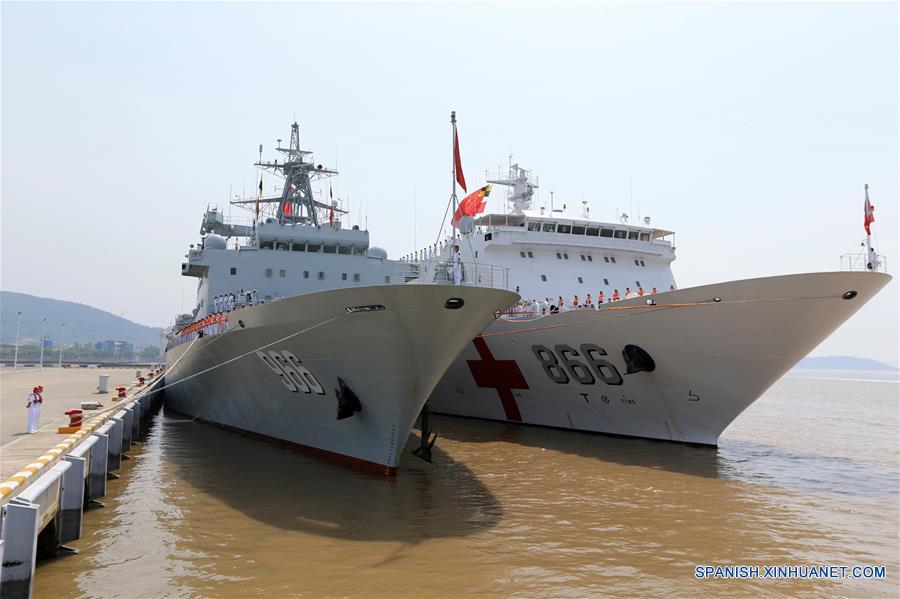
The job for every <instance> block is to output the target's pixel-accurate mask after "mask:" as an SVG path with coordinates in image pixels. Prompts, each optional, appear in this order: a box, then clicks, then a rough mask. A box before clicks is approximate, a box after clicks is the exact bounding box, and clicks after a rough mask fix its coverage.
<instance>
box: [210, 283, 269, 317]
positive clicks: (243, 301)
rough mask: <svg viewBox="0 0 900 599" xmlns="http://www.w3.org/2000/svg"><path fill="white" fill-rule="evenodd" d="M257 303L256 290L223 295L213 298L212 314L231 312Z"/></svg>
mask: <svg viewBox="0 0 900 599" xmlns="http://www.w3.org/2000/svg"><path fill="white" fill-rule="evenodd" d="M257 303H259V298H258V297H257V295H256V289H254V290H253V291H247V292H245V291H244V290H243V289H241V290H240V292H239V293H236V294H235V293H223V294H222V295H217V296H216V297H214V298H213V301H212V304H213V309H212V311H213V313H216V314H218V313H220V312H231V311H232V310H234V309H235V308H241V307H244V306H255V305H256V304H257Z"/></svg>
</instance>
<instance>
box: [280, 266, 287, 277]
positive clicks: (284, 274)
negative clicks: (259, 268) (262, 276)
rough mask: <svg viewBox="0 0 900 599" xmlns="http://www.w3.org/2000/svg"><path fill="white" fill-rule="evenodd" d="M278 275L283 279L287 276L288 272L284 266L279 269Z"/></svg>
mask: <svg viewBox="0 0 900 599" xmlns="http://www.w3.org/2000/svg"><path fill="white" fill-rule="evenodd" d="M278 276H279V277H281V278H282V279H283V278H284V277H286V276H287V273H286V272H284V269H283V268H282V269H281V270H279V271H278Z"/></svg>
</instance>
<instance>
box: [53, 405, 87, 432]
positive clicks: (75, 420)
mask: <svg viewBox="0 0 900 599" xmlns="http://www.w3.org/2000/svg"><path fill="white" fill-rule="evenodd" d="M64 414H65V415H66V416H68V417H69V426H63V427H60V428H59V429H57V432H58V433H60V434H63V435H68V434H72V433H77V432H78V431H79V430H80V429H81V421H82V420H84V412H83V411H82V410H68V411H66V412H64Z"/></svg>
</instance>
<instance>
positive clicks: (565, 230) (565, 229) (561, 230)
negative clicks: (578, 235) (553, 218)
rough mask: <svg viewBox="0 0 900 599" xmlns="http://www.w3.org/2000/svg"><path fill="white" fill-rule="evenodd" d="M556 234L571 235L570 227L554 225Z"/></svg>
mask: <svg viewBox="0 0 900 599" xmlns="http://www.w3.org/2000/svg"><path fill="white" fill-rule="evenodd" d="M556 232H557V233H571V232H572V225H563V224H559V225H556Z"/></svg>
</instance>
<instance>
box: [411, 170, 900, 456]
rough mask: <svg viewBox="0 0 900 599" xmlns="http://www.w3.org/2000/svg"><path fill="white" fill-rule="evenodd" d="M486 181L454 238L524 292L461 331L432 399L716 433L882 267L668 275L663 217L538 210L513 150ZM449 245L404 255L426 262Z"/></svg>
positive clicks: (445, 255) (422, 265)
mask: <svg viewBox="0 0 900 599" xmlns="http://www.w3.org/2000/svg"><path fill="white" fill-rule="evenodd" d="M490 182H491V183H493V184H494V185H502V186H507V187H508V188H509V190H510V192H509V196H508V198H507V200H508V210H507V211H506V212H505V213H501V214H485V215H483V216H480V217H478V218H477V220H473V219H472V218H468V219H466V218H464V219H462V222H461V224H460V228H461V233H460V236H459V237H458V238H457V239H456V240H455V243H458V244H459V246H460V251H461V253H462V255H463V257H464V258H463V259H464V261H465V262H466V263H467V264H466V266H467V268H469V270H470V271H471V273H470V278H471V277H476V278H478V279H481V278H483V277H482V276H481V275H480V274H478V273H477V272H476V271H475V270H474V269H473V268H472V267H470V266H469V265H474V266H475V267H476V268H477V264H478V263H485V264H493V265H500V266H504V267H507V268H508V269H509V285H510V288H511V289H516V290H517V291H518V292H519V293H521V295H522V297H523V298H524V300H525V301H524V303H523V304H522V305H520V306H519V307H518V308H516V309H515V310H513V311H512V312H510V313H508V314H506V315H505V316H504V317H503V318H500V319H498V320H496V321H494V322H492V323H491V324H490V325H489V326H488V327H487V328H486V329H485V330H484V331H483V333H482V334H481V335H479V336H478V337H476V338H475V339H474V341H473V342H472V343H470V344H468V346H467V347H466V349H465V350H464V351H463V352H462V354H461V355H460V356H459V357H458V358H457V359H456V361H455V362H454V363H453V365H452V366H451V367H450V369H449V370H448V371H447V373H446V374H445V375H444V377H443V378H442V379H441V381H440V383H439V384H438V385H437V388H436V389H435V390H434V393H433V394H432V396H431V399H430V400H429V407H430V409H431V410H432V411H434V412H441V413H446V414H455V415H460V416H469V417H478V418H485V419H492V420H502V421H508V422H521V423H526V424H535V425H544V426H552V427H559V428H566V429H575V430H582V431H595V432H601V433H610V434H616V435H626V436H634V437H649V438H654V439H664V440H670V441H679V442H686V443H697V444H709V445H714V444H716V443H717V441H718V439H719V435H720V434H721V433H722V431H723V430H724V429H725V428H726V427H727V426H728V425H729V424H730V423H731V422H732V421H733V420H734V419H735V418H737V416H738V415H739V414H740V413H741V412H743V411H744V410H745V409H746V408H747V407H748V406H749V405H750V404H751V403H753V402H754V401H755V400H756V399H757V398H758V397H759V396H760V395H761V394H762V393H763V392H764V391H765V390H766V389H767V388H768V387H769V386H771V385H772V384H773V383H774V382H775V381H776V380H778V379H779V378H780V377H781V376H782V375H783V374H784V373H785V372H787V371H788V370H789V369H790V368H792V367H793V366H794V365H795V364H796V363H797V362H798V361H799V360H800V359H802V358H803V357H804V356H805V355H806V354H807V353H808V352H809V351H811V350H812V349H813V348H815V347H816V346H817V345H818V344H819V343H820V342H821V341H822V340H824V339H825V338H826V337H827V336H828V335H829V334H831V333H832V332H833V331H834V330H835V329H836V328H837V327H839V326H840V325H841V324H842V323H843V322H844V321H846V320H847V319H848V318H850V316H852V315H853V314H854V313H855V312H856V311H857V310H859V309H860V308H861V307H862V306H863V305H864V304H865V303H866V302H867V301H869V299H871V298H872V296H873V295H875V293H877V292H878V290H880V289H881V288H882V287H884V286H885V285H886V284H887V283H888V282H889V281H890V279H891V277H890V276H888V275H886V274H884V273H881V272H824V273H810V274H797V275H788V276H774V277H766V278H759V279H750V280H742V281H732V282H727V283H719V284H715V285H705V286H701V287H694V288H690V289H678V290H676V289H675V280H674V277H673V275H672V270H671V268H670V266H671V263H672V261H673V260H674V259H675V249H674V247H673V245H672V241H671V239H672V235H673V233H672V232H671V231H667V230H663V229H658V228H655V227H652V226H650V221H649V219H645V220H644V222H643V223H637V224H632V223H629V222H627V220H626V219H625V218H622V219H620V222H616V223H608V222H600V221H597V220H595V219H592V218H590V215H589V213H588V210H587V208H586V206H585V208H584V209H583V211H582V213H581V214H579V215H571V214H568V213H566V212H565V211H564V210H556V209H551V210H550V211H546V210H544V209H534V207H533V206H532V201H533V195H534V190H535V187H536V185H535V183H534V182H533V180H532V179H531V177H530V176H529V173H528V172H527V171H526V170H524V169H522V168H519V166H518V165H512V166H511V167H510V171H509V173H508V175H504V176H503V177H498V178H495V179H494V180H493V181H490ZM623 216H624V215H623ZM451 249H452V243H451V244H447V245H446V246H443V247H434V246H432V247H431V248H426V249H425V250H422V251H420V252H418V254H417V255H414V256H413V257H412V259H411V262H412V264H414V265H415V266H416V267H417V268H418V269H420V270H421V272H422V273H423V274H424V275H425V276H426V277H427V276H428V274H429V273H430V272H432V271H439V270H441V269H446V262H447V261H448V260H449V259H450V251H451ZM641 294H642V295H641ZM626 295H627V297H626ZM616 296H617V297H616ZM576 297H577V300H576ZM601 297H602V301H598V300H600V299H601ZM614 298H615V299H618V300H619V301H613V300H614ZM560 304H561V305H560Z"/></svg>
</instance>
